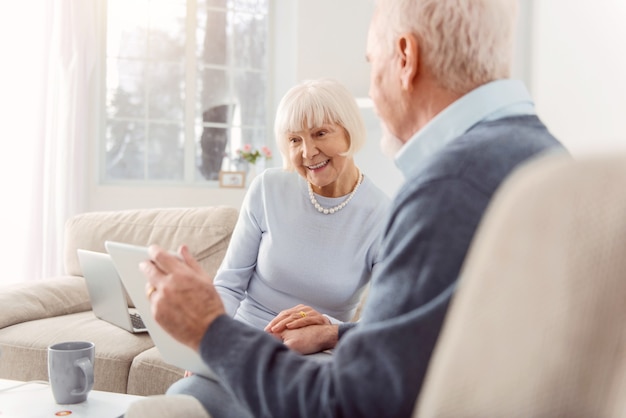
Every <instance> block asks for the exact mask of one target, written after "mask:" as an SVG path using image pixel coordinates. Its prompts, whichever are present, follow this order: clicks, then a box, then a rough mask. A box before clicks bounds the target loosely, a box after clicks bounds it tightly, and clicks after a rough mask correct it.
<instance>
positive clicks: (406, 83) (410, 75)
mask: <svg viewBox="0 0 626 418" xmlns="http://www.w3.org/2000/svg"><path fill="white" fill-rule="evenodd" d="M397 47H398V52H399V54H400V58H401V64H400V65H401V68H400V82H401V83H402V88H403V89H405V90H407V91H411V90H412V89H413V81H414V80H415V77H417V75H418V72H419V71H418V68H419V44H418V42H417V38H416V37H415V35H413V34H411V33H407V34H404V35H401V36H400V37H398V42H397Z"/></svg>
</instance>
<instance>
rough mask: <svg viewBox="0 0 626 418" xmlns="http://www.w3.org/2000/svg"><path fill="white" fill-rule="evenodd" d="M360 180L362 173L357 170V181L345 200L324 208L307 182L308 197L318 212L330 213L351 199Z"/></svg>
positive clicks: (343, 206) (337, 210) (357, 188)
mask: <svg viewBox="0 0 626 418" xmlns="http://www.w3.org/2000/svg"><path fill="white" fill-rule="evenodd" d="M362 181H363V174H362V173H361V172H359V181H357V183H356V186H354V189H353V190H352V192H350V195H349V196H348V197H347V198H346V200H344V201H343V202H341V203H340V204H338V205H337V206H335V207H332V208H325V207H323V206H322V205H320V204H319V202H318V201H317V199H316V198H315V194H314V193H313V187H312V186H311V183H310V182H307V185H308V186H309V198H310V199H311V204H312V205H313V206H315V209H317V211H318V212H320V213H323V214H324V215H332V214H333V213H337V212H339V211H340V210H341V209H343V208H345V207H346V205H347V204H348V202H350V201H351V200H352V197H353V196H354V194H355V193H356V191H357V190H359V186H360V185H361V182H362Z"/></svg>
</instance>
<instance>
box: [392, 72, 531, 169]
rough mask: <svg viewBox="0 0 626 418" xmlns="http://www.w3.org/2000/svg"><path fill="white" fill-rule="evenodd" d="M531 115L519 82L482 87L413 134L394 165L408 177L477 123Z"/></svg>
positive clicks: (526, 91) (529, 97)
mask: <svg viewBox="0 0 626 418" xmlns="http://www.w3.org/2000/svg"><path fill="white" fill-rule="evenodd" d="M534 114H535V104H534V102H533V100H532V97H531V96H530V93H529V92H528V90H527V89H526V87H525V86H524V83H522V82H521V81H518V80H497V81H492V82H490V83H487V84H484V85H482V86H480V87H478V88H476V89H474V90H472V91H470V92H469V93H467V94H466V95H464V96H463V97H461V98H460V99H458V100H456V101H455V102H453V103H452V104H450V105H449V106H448V107H446V108H445V109H444V110H443V111H441V112H440V113H439V114H438V115H436V116H435V117H434V118H433V119H432V120H431V121H430V122H428V123H427V124H426V125H425V126H424V127H423V128H422V129H420V130H419V131H418V132H416V133H415V135H413V137H411V139H409V140H408V141H407V143H406V144H404V146H403V147H402V148H401V149H400V151H398V153H397V154H396V156H395V163H396V166H397V167H398V168H399V169H400V171H402V174H403V175H404V177H405V178H408V177H410V175H411V173H412V172H413V170H414V169H415V168H416V167H417V166H418V164H417V163H418V162H419V161H422V160H423V159H425V158H427V157H429V156H430V155H432V154H434V153H435V152H437V151H439V150H440V149H442V148H443V147H445V146H446V145H447V144H448V143H449V142H450V141H452V140H453V139H455V138H458V137H459V136H460V135H462V134H464V133H465V132H467V131H468V130H469V129H470V128H471V127H472V126H474V125H476V124H477V123H478V122H482V121H492V120H496V119H500V118H504V117H509V116H519V115H534Z"/></svg>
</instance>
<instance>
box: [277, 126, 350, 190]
mask: <svg viewBox="0 0 626 418" xmlns="http://www.w3.org/2000/svg"><path fill="white" fill-rule="evenodd" d="M305 125H306V124H305ZM287 141H288V145H289V159H290V161H291V164H292V165H293V167H294V168H295V170H296V171H297V172H298V174H300V175H301V176H302V177H304V178H305V179H306V180H307V181H308V182H309V183H311V185H312V186H313V190H314V191H315V192H316V193H318V194H321V195H322V196H328V197H338V196H343V195H345V194H348V193H350V192H351V191H352V189H353V188H354V184H355V181H356V176H357V172H356V166H355V165H354V160H353V159H352V158H351V157H344V156H342V155H340V154H341V153H345V152H346V151H347V150H348V148H349V146H350V141H349V139H348V134H347V133H346V131H345V129H344V128H343V127H342V126H340V125H336V124H333V123H327V124H324V125H322V126H318V127H313V128H311V129H305V130H302V131H299V132H288V133H287Z"/></svg>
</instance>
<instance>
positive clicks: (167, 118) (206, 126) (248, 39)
mask: <svg viewBox="0 0 626 418" xmlns="http://www.w3.org/2000/svg"><path fill="white" fill-rule="evenodd" d="M107 4H108V11H107V16H108V21H107V37H106V39H107V58H106V62H107V65H106V95H105V97H106V104H105V108H106V114H105V124H104V125H105V141H104V147H105V151H106V152H105V162H104V166H105V168H104V173H103V175H104V180H105V181H107V180H109V181H110V180H114V181H124V180H133V181H172V182H203V181H207V180H212V181H217V179H218V177H219V171H220V170H223V169H226V170H228V169H234V168H236V167H235V165H236V164H237V161H236V149H237V148H239V147H241V146H242V145H243V144H246V143H249V144H253V145H255V146H262V145H265V144H266V142H267V116H268V115H267V111H266V107H267V105H266V103H267V90H268V81H267V71H268V68H267V67H268V66H267V47H266V44H267V39H268V30H267V25H268V17H267V11H268V0H187V1H185V0H108V3H107ZM192 109H193V110H192ZM191 113H193V115H192V114H191ZM190 156H191V158H190ZM190 165H193V168H192V169H189V167H187V166H190ZM190 173H191V174H190Z"/></svg>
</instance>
